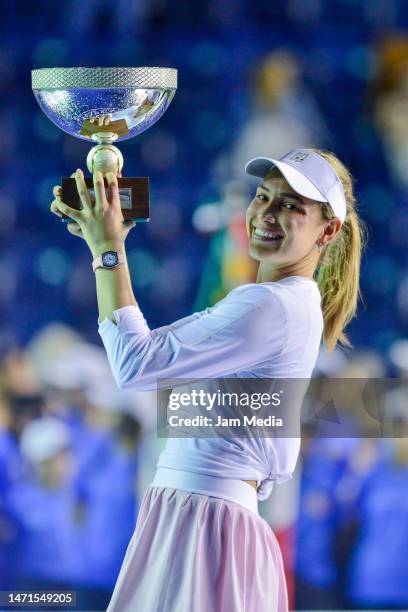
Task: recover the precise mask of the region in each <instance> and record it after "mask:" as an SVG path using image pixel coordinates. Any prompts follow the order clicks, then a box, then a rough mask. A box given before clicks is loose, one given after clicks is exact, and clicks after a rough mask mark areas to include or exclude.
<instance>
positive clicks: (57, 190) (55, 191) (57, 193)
mask: <svg viewBox="0 0 408 612" xmlns="http://www.w3.org/2000/svg"><path fill="white" fill-rule="evenodd" d="M52 193H53V196H54V198H55V200H53V201H52V202H51V206H50V211H51V212H52V213H53V214H54V215H57V217H60V218H62V213H60V212H59V210H58V208H57V202H56V200H59V201H61V194H62V189H61V185H55V187H54V188H53V190H52Z"/></svg>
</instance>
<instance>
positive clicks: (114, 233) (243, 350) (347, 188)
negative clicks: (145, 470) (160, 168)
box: [51, 149, 361, 612]
mask: <svg viewBox="0 0 408 612" xmlns="http://www.w3.org/2000/svg"><path fill="white" fill-rule="evenodd" d="M246 170H247V172H248V173H249V174H252V175H255V176H258V177H260V178H262V179H263V180H262V183H261V184H260V185H259V187H258V189H257V192H256V195H255V197H254V199H253V200H252V202H251V204H250V205H249V208H248V210H247V216H246V223H247V231H248V237H249V249H250V254H251V256H252V257H254V258H255V259H256V260H258V261H259V270H258V276H257V282H256V283H253V284H247V285H243V286H241V287H238V288H236V289H234V290H233V291H231V292H230V293H229V294H228V295H227V297H226V298H224V299H223V300H221V301H220V302H218V303H217V304H216V305H215V306H214V307H212V308H207V309H206V310H204V311H203V312H200V313H195V314H193V315H191V316H189V317H186V318H184V319H181V320H180V321H178V322H176V323H173V324H172V325H168V326H165V327H161V328H158V329H155V330H152V331H151V330H150V329H149V327H148V326H147V323H146V321H145V319H144V317H143V315H142V313H141V311H140V309H139V307H138V305H137V302H136V299H135V297H134V295H133V292H132V287H131V282H130V278H129V271H128V267H127V264H126V254H125V248H124V242H125V238H126V236H127V234H128V232H129V229H130V227H131V224H128V223H127V224H126V223H124V222H123V218H122V213H121V209H120V202H119V196H118V187H117V181H116V177H115V176H113V175H112V174H110V175H108V176H107V180H108V185H109V189H108V196H107V197H106V196H105V191H104V186H103V180H102V176H101V175H100V174H95V176H94V186H95V203H92V202H91V200H90V198H89V195H88V192H87V190H86V188H85V184H84V180H83V175H82V172H81V171H77V173H76V174H75V179H76V182H77V187H78V191H79V194H80V197H81V201H82V204H83V209H82V210H81V211H76V210H73V209H71V208H69V207H68V206H67V205H65V204H64V203H63V202H62V201H61V198H60V193H61V192H60V188H59V187H56V188H55V189H54V195H55V196H56V199H55V200H54V202H53V203H52V205H51V208H52V210H53V212H55V213H56V214H59V215H61V213H64V214H67V215H69V216H70V217H71V218H72V219H73V220H74V221H76V223H75V224H70V225H69V226H68V230H69V231H70V232H71V233H73V234H75V235H77V236H81V237H82V238H84V239H85V240H86V242H87V244H88V246H89V248H90V250H91V252H92V255H93V257H94V263H93V267H94V270H95V273H96V287H97V295H98V307H99V321H100V327H99V332H100V335H101V337H102V340H103V342H104V344H105V347H106V350H107V354H108V358H109V361H110V364H111V368H112V372H113V375H114V377H115V380H116V382H117V384H118V385H119V386H120V387H131V388H135V389H139V390H149V389H155V388H156V385H157V383H158V382H159V386H160V385H161V384H165V383H162V382H160V381H162V380H163V379H186V378H189V379H197V378H201V379H202V378H206V379H214V378H216V377H228V378H229V379H230V378H236V379H239V378H245V379H248V378H258V379H259V378H265V379H276V378H296V377H297V378H303V379H308V378H309V377H310V375H311V373H312V370H313V367H314V364H315V361H316V358H317V354H318V350H319V345H320V342H321V337H322V333H323V336H324V340H325V343H326V346H327V348H328V349H329V350H331V349H333V348H334V346H335V345H336V343H337V341H341V342H342V343H343V344H348V341H347V338H346V336H345V334H344V327H345V326H346V324H347V323H348V322H349V320H350V319H351V318H352V317H353V315H354V314H355V310H356V303H357V297H358V283H359V268H360V255H361V225H360V222H359V219H358V216H357V213H356V210H355V207H354V195H353V188H352V179H351V176H350V174H349V173H348V171H347V169H346V168H345V167H344V166H343V164H342V163H341V162H340V161H339V160H338V159H337V158H336V157H335V156H334V155H333V154H330V153H327V152H323V151H318V150H314V149H299V150H296V151H291V152H290V153H288V154H287V155H285V156H283V157H282V158H281V159H280V160H272V159H266V158H256V159H253V160H251V161H250V162H249V163H248V164H247V166H246ZM103 259H104V260H105V264H104V263H103V261H102V260H103ZM112 265H113V267H110V266H112ZM103 266H105V267H103ZM316 275H317V282H316V281H315V280H314V277H315V276H316ZM298 452H299V439H298V438H289V437H283V438H282V437H281V438H274V437H256V436H255V437H253V436H248V437H247V438H240V439H239V440H231V439H228V438H226V437H221V436H219V437H214V438H209V439H203V438H169V439H168V442H167V445H166V448H165V449H164V451H163V453H162V454H161V456H160V458H159V461H158V464H157V468H158V469H157V473H156V476H155V479H154V481H153V483H152V484H151V486H150V487H149V488H148V490H147V491H146V494H145V496H144V499H143V503H142V506H141V509H140V512H139V516H138V520H137V525H136V530H135V533H134V535H133V537H132V540H131V542H130V544H129V547H128V550H127V553H126V557H125V560H124V563H123V566H122V569H121V572H120V575H119V578H118V582H117V584H116V588H115V591H114V593H113V596H112V600H111V603H110V606H109V611H110V612H113V611H115V612H130V611H134V610H139V609H143V610H144V611H146V612H158V611H159V610H160V611H165V612H174V611H176V610H177V612H184V611H185V612H192V611H193V610H194V612H197V611H200V610H203V611H204V610H205V611H206V612H207V611H209V610H211V611H215V612H220V611H228V612H238V611H244V610H245V612H250V611H251V612H263V611H264V610H269V611H272V610H276V611H278V612H282V611H285V610H287V607H288V603H287V594H286V585H285V578H284V573H283V566H282V558H281V553H280V550H279V546H278V544H277V541H276V539H275V537H274V535H273V533H272V531H271V529H270V527H269V526H268V525H267V523H266V522H265V521H264V520H263V519H261V518H260V517H259V515H258V511H257V499H259V500H263V499H266V498H267V497H268V496H269V494H270V491H271V489H272V486H273V483H274V482H278V483H279V482H282V481H285V480H287V479H288V478H290V477H291V475H292V473H293V470H294V468H295V464H296V459H297V456H298Z"/></svg>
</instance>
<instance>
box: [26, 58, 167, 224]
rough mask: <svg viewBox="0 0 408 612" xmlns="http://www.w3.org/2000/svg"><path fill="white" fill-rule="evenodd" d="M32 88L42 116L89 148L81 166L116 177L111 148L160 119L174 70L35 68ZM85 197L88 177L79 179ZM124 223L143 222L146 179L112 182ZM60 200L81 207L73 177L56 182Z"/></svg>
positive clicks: (117, 158)
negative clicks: (82, 180)
mask: <svg viewBox="0 0 408 612" xmlns="http://www.w3.org/2000/svg"><path fill="white" fill-rule="evenodd" d="M32 89H33V92H34V95H35V97H36V100H37V102H38V104H39V105H40V107H41V109H42V110H43V112H44V113H45V114H46V115H47V117H48V118H49V119H50V120H51V121H52V122H53V123H55V125H57V126H58V127H59V128H61V129H62V130H63V131H64V132H67V133H68V134H71V135H72V136H76V138H80V139H82V140H88V141H89V142H90V143H93V144H94V146H93V147H92V149H91V150H90V151H89V153H88V157H87V160H86V161H87V167H88V170H89V172H91V173H93V172H94V171H96V170H99V171H100V172H101V173H102V175H103V176H105V175H106V174H107V173H108V172H114V173H115V174H117V175H118V174H119V173H121V171H122V167H123V156H122V153H121V152H120V150H119V149H118V148H117V147H116V146H115V145H114V144H113V143H114V142H120V141H121V140H127V139H129V138H133V136H136V135H137V134H141V133H142V132H144V131H145V130H147V129H149V128H150V127H151V126H152V125H153V124H154V123H156V121H157V120H158V119H159V118H160V117H161V116H162V115H163V113H164V112H165V111H166V109H167V107H168V106H169V104H170V102H171V101H172V99H173V96H174V94H175V92H176V89H177V70H175V69H174V68H146V67H143V68H40V69H37V70H32ZM85 182H86V185H87V187H88V188H89V190H90V192H91V195H92V189H93V182H92V178H86V179H85ZM118 184H119V194H120V202H121V207H122V213H123V217H124V219H125V220H135V221H148V220H149V216H150V215H149V179H148V178H147V177H139V178H130V177H126V178H125V177H120V178H119V179H118ZM62 200H63V201H64V202H65V203H66V204H68V205H69V206H71V207H72V208H76V209H78V210H79V209H81V203H80V200H79V196H78V192H77V189H76V183H75V179H73V178H67V177H64V178H63V179H62Z"/></svg>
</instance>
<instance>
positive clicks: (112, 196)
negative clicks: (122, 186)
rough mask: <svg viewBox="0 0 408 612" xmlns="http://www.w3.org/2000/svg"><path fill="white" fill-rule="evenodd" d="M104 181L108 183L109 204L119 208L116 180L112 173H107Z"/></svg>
mask: <svg viewBox="0 0 408 612" xmlns="http://www.w3.org/2000/svg"><path fill="white" fill-rule="evenodd" d="M106 180H107V182H108V200H109V203H110V204H111V205H112V206H114V207H116V208H120V197H119V187H118V179H117V178H116V176H115V174H114V173H113V172H108V174H107V175H106Z"/></svg>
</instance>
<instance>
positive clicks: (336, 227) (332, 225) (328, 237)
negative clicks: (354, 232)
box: [320, 217, 341, 247]
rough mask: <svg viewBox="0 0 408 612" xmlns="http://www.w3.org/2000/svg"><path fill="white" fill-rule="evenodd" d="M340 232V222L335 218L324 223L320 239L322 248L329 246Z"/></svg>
mask: <svg viewBox="0 0 408 612" xmlns="http://www.w3.org/2000/svg"><path fill="white" fill-rule="evenodd" d="M340 230H341V221H340V219H338V218H337V217H335V218H334V219H329V220H328V221H326V225H325V228H324V230H323V235H322V237H321V239H320V242H321V244H322V246H323V247H325V246H327V245H328V244H329V242H332V240H334V238H335V237H336V236H337V234H338V233H339V231H340Z"/></svg>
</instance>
